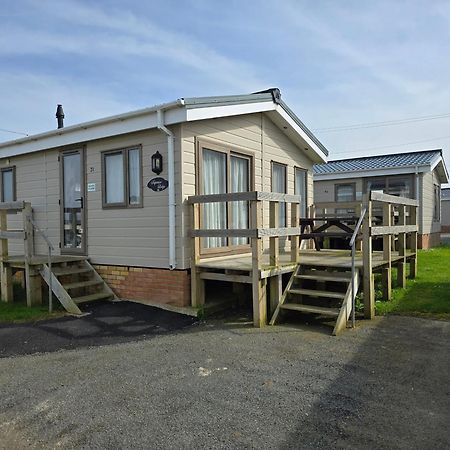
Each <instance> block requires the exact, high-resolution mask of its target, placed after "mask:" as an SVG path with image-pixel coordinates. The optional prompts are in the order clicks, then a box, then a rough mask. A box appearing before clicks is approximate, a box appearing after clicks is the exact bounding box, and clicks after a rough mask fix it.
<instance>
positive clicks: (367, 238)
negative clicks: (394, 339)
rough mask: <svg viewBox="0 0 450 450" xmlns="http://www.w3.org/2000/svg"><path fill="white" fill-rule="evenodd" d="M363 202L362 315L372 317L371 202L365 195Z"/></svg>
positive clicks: (373, 306)
mask: <svg viewBox="0 0 450 450" xmlns="http://www.w3.org/2000/svg"><path fill="white" fill-rule="evenodd" d="M365 204H366V208H367V213H366V216H365V218H364V225H363V273H364V278H363V291H364V317H365V318H366V319H373V318H374V317H375V296H374V287H373V284H374V283H373V274H372V236H371V235H370V227H371V225H372V202H371V201H370V199H369V197H368V196H366V199H365Z"/></svg>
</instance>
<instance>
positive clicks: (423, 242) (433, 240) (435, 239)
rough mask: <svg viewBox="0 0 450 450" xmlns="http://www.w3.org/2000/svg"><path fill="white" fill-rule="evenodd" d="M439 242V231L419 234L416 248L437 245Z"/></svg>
mask: <svg viewBox="0 0 450 450" xmlns="http://www.w3.org/2000/svg"><path fill="white" fill-rule="evenodd" d="M440 244H441V233H431V234H419V235H418V236H417V247H418V248H423V249H427V248H431V247H438V246H439V245H440Z"/></svg>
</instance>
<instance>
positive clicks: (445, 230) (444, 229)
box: [441, 225, 450, 233]
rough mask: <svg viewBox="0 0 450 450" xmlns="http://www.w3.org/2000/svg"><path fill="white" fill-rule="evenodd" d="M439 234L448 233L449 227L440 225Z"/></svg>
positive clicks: (449, 231)
mask: <svg viewBox="0 0 450 450" xmlns="http://www.w3.org/2000/svg"><path fill="white" fill-rule="evenodd" d="M441 233H450V225H442V226H441Z"/></svg>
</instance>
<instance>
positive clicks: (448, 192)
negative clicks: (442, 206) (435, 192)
mask: <svg viewBox="0 0 450 450" xmlns="http://www.w3.org/2000/svg"><path fill="white" fill-rule="evenodd" d="M441 200H450V188H445V189H442V191H441Z"/></svg>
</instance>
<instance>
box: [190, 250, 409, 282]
mask: <svg viewBox="0 0 450 450" xmlns="http://www.w3.org/2000/svg"><path fill="white" fill-rule="evenodd" d="M299 255H300V256H299V261H298V263H299V264H304V265H307V266H316V267H333V268H340V269H351V267H352V259H351V254H350V250H321V251H317V250H300V252H299ZM414 255H415V253H413V252H407V253H406V259H409V258H411V257H413V256H414ZM402 259H404V257H403V256H400V255H399V252H394V251H393V252H392V253H391V263H392V264H395V262H396V261H400V260H402ZM372 261H373V263H372V264H373V268H374V269H379V268H382V267H385V266H387V265H388V264H389V261H387V260H385V259H384V258H383V252H382V251H380V252H376V251H374V252H372ZM296 265H297V264H293V263H292V261H291V254H290V253H280V259H279V266H278V267H276V268H275V267H273V266H272V267H271V266H270V264H269V254H268V253H264V254H263V255H262V263H261V278H268V277H271V276H275V275H280V274H283V273H290V272H293V271H294V269H295V267H296ZM355 266H356V267H357V268H358V269H361V268H362V267H363V255H362V252H356V257H355ZM197 267H199V268H201V269H207V270H211V271H216V270H218V271H219V270H220V271H227V272H228V271H236V272H248V273H250V272H251V271H252V255H251V254H250V253H248V254H244V255H234V256H223V257H216V258H205V259H201V260H200V261H199V262H198V263H197Z"/></svg>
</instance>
